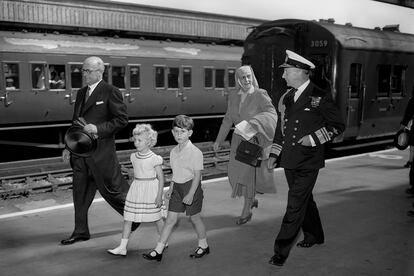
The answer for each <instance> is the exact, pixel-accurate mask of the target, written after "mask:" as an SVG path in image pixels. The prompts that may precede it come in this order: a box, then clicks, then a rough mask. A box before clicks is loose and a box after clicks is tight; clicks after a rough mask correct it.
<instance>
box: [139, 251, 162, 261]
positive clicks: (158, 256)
mask: <svg viewBox="0 0 414 276" xmlns="http://www.w3.org/2000/svg"><path fill="white" fill-rule="evenodd" d="M142 257H144V259H147V260H150V261H154V260H155V261H158V262H160V261H161V260H162V253H161V254H159V253H158V252H157V251H155V250H152V251H151V252H150V253H144V254H142Z"/></svg>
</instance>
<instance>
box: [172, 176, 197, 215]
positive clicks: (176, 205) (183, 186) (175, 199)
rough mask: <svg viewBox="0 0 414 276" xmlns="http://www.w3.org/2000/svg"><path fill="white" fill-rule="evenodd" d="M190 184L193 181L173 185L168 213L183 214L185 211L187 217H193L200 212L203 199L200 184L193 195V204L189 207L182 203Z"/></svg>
mask: <svg viewBox="0 0 414 276" xmlns="http://www.w3.org/2000/svg"><path fill="white" fill-rule="evenodd" d="M192 183H193V180H189V181H187V182H185V183H174V187H173V192H172V194H171V198H170V202H169V204H168V211H172V212H176V213H184V211H185V213H186V215H187V216H193V215H196V214H198V213H200V212H201V208H202V207H203V198H204V195H203V189H202V188H201V183H199V184H198V187H197V190H196V191H195V193H194V197H193V203H192V204H191V205H186V204H184V203H183V199H184V197H185V196H186V195H187V194H188V192H189V191H190V188H191V184H192Z"/></svg>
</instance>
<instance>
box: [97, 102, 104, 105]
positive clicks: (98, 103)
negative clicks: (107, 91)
mask: <svg viewBox="0 0 414 276" xmlns="http://www.w3.org/2000/svg"><path fill="white" fill-rule="evenodd" d="M103 103H104V102H103V101H100V102H96V105H100V104H103Z"/></svg>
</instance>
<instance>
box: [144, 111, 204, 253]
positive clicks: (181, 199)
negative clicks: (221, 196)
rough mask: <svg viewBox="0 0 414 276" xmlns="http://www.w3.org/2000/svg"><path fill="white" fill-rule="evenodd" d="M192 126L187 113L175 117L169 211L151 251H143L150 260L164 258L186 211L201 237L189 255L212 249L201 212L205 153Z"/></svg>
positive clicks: (198, 235)
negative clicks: (194, 140) (163, 254)
mask: <svg viewBox="0 0 414 276" xmlns="http://www.w3.org/2000/svg"><path fill="white" fill-rule="evenodd" d="M193 126H194V122H193V120H192V119H191V118H190V117H188V116H186V115H178V116H177V117H175V119H174V122H173V125H172V127H173V128H172V134H173V136H174V139H175V141H176V142H177V143H178V145H177V146H176V147H174V148H173V149H172V150H171V153H170V164H171V168H172V171H173V176H172V181H171V185H170V189H169V190H168V191H167V193H166V197H167V198H169V199H170V202H169V206H168V215H167V220H166V222H165V225H164V228H163V230H162V233H161V236H160V239H159V241H158V243H157V246H156V247H155V249H154V250H152V251H151V252H149V253H145V254H143V257H144V258H145V259H147V260H157V261H161V259H162V252H163V250H164V247H165V243H166V242H167V240H168V237H169V236H170V234H171V232H172V229H173V227H174V225H175V224H176V223H177V218H178V214H179V213H183V212H184V211H185V212H186V215H187V216H190V220H191V222H192V223H193V226H194V229H195V231H196V233H197V237H198V247H197V248H196V250H195V251H194V252H193V253H192V254H190V257H191V258H201V257H203V256H204V255H206V254H209V253H210V248H209V246H208V244H207V236H206V229H205V227H204V223H203V220H202V218H201V214H200V212H201V208H202V206H203V190H202V189H201V170H203V168H204V167H203V153H202V152H201V151H200V150H199V149H198V148H197V147H196V146H194V145H193V144H192V143H191V141H190V137H191V135H192V134H193V130H192V129H193Z"/></svg>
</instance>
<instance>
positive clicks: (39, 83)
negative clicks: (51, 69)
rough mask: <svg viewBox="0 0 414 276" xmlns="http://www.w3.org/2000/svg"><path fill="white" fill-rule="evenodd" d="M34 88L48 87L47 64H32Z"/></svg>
mask: <svg viewBox="0 0 414 276" xmlns="http://www.w3.org/2000/svg"><path fill="white" fill-rule="evenodd" d="M31 71H32V88H33V89H39V90H45V89H46V83H45V81H46V77H45V76H46V74H45V72H46V64H42V63H34V64H32V68H31Z"/></svg>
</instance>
